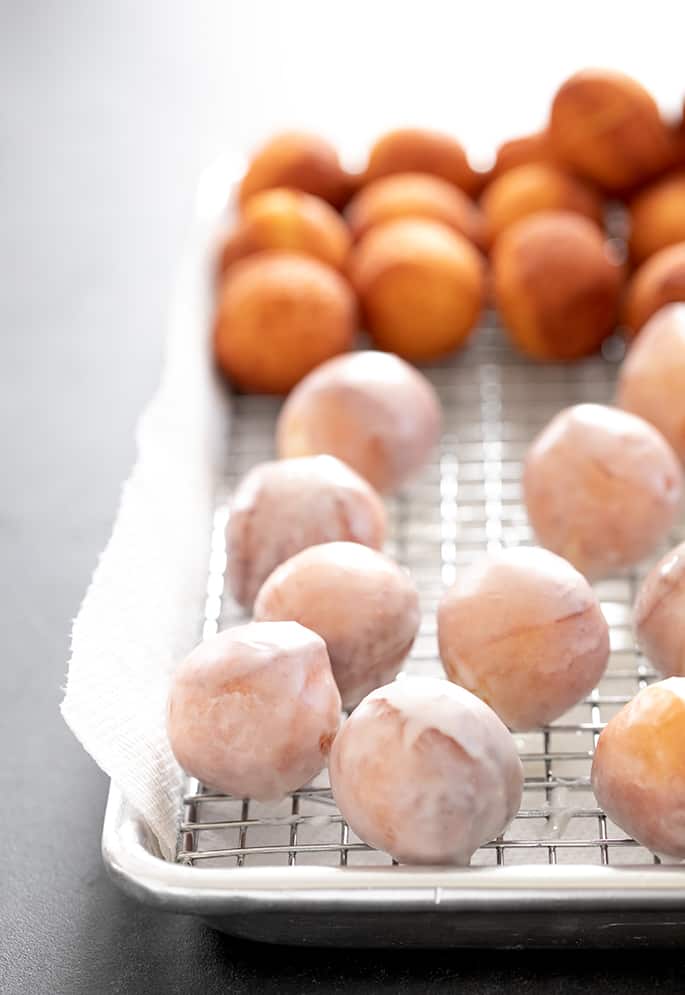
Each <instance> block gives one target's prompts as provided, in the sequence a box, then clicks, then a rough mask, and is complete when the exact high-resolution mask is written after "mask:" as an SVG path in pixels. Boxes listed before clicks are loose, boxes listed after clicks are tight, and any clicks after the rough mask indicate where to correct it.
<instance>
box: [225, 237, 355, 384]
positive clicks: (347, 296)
mask: <svg viewBox="0 0 685 995" xmlns="http://www.w3.org/2000/svg"><path fill="white" fill-rule="evenodd" d="M356 319H357V311H356V302H355V299H354V294H353V293H352V291H351V289H350V287H349V285H348V283H347V282H346V281H345V280H344V279H343V278H342V276H341V275H340V274H339V273H338V272H336V271H335V270H334V269H332V268H331V267H330V266H326V265H325V264H324V263H322V262H319V261H318V260H317V259H312V258H308V257H307V256H303V255H299V254H297V253H293V252H275V251H274V252H260V253H258V254H256V255H252V256H248V257H247V258H246V259H243V260H241V261H240V262H238V263H236V264H235V265H234V266H232V267H231V269H230V270H229V272H228V273H227V275H226V277H225V278H224V280H223V282H222V284H221V288H220V293H219V300H218V302H217V310H216V317H215V322H214V353H215V357H216V361H217V364H218V366H219V369H220V370H221V371H222V373H223V374H224V375H225V376H226V377H227V378H228V379H229V380H230V381H231V382H232V383H234V384H235V385H236V386H237V387H239V388H241V389H242V390H246V391H252V392H254V393H265V394H284V393H286V392H287V391H289V390H290V389H291V388H292V387H294V386H295V384H296V383H298V381H300V380H301V379H302V378H303V377H304V376H305V375H306V374H307V373H309V372H310V371H311V370H313V369H314V368H315V367H316V366H318V365H319V364H320V363H323V362H324V360H326V359H330V358H331V357H332V356H335V355H337V354H338V353H341V352H346V351H347V350H348V349H350V348H351V347H352V345H353V343H354V339H355V335H356V332H357V320H356Z"/></svg>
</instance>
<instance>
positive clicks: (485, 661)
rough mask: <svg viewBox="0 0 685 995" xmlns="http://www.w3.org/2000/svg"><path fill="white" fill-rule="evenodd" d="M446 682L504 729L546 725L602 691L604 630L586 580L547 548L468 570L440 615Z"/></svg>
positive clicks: (509, 554)
mask: <svg viewBox="0 0 685 995" xmlns="http://www.w3.org/2000/svg"><path fill="white" fill-rule="evenodd" d="M438 642H439V646H440V657H441V659H442V663H443V666H444V668H445V671H446V673H447V676H448V677H449V679H450V680H451V681H454V682H455V683H456V684H459V685H461V686H462V687H465V688H467V689H468V690H469V691H471V692H472V693H473V694H476V695H477V696H478V697H479V698H482V699H483V701H485V702H487V704H489V705H490V706H491V707H492V708H493V709H494V710H495V711H496V712H497V714H498V715H499V716H500V718H501V719H502V721H503V722H505V723H506V724H507V725H508V726H509V728H511V729H516V730H521V731H526V730H530V729H533V728H535V727H538V726H543V725H548V724H549V723H550V722H552V721H553V720H554V719H557V718H559V717H560V716H561V715H563V714H564V712H566V711H567V710H568V709H570V708H571V707H572V706H573V705H575V704H577V703H578V702H580V701H581V700H582V699H583V698H584V697H585V696H586V695H588V694H589V693H590V691H591V690H592V689H593V688H594V687H595V686H596V685H597V684H598V683H599V680H600V678H601V676H602V674H603V673H604V670H605V668H606V665H607V661H608V659H609V630H608V627H607V623H606V621H605V619H604V616H603V615H602V611H601V608H600V606H599V602H598V600H597V597H596V595H595V594H594V592H593V590H592V588H591V587H590V585H589V583H588V582H587V580H586V579H585V578H584V577H583V576H582V575H581V574H580V573H579V572H578V571H577V570H575V569H574V567H572V566H571V564H570V563H568V562H567V561H566V560H564V559H562V558H561V557H560V556H556V555H555V554H554V553H551V552H549V551H548V550H546V549H539V548H536V547H517V548H512V549H507V550H502V551H500V552H497V553H491V554H489V555H488V556H485V557H482V558H480V559H478V560H476V561H475V562H474V563H472V564H471V565H470V566H469V567H467V568H466V569H464V570H463V571H462V572H461V573H460V574H459V575H458V577H457V580H456V582H455V583H454V584H453V585H452V587H451V588H449V589H448V590H447V591H446V592H445V594H444V595H443V597H442V599H441V601H440V605H439V607H438Z"/></svg>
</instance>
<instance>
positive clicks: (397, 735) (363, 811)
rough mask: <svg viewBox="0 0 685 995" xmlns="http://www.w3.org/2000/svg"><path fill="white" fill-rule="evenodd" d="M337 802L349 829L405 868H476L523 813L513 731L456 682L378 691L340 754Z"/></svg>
mask: <svg viewBox="0 0 685 995" xmlns="http://www.w3.org/2000/svg"><path fill="white" fill-rule="evenodd" d="M329 773H330V780H331V790H332V792H333V797H334V799H335V801H336V804H337V805H338V808H339V809H340V811H341V813H342V815H343V816H344V818H345V819H346V820H347V822H348V823H349V825H350V828H351V829H352V831H353V832H354V833H356V835H357V836H359V838H360V839H362V840H364V841H365V842H366V843H369V844H370V845H371V846H374V847H376V848H378V849H379V850H383V851H385V852H386V853H389V854H391V855H392V856H393V857H394V858H395V859H396V860H398V861H400V862H402V863H413V864H468V863H469V861H470V859H471V856H472V855H473V853H474V852H475V850H476V849H477V848H478V847H479V846H481V845H482V844H483V843H486V842H488V841H489V840H491V839H493V838H494V837H496V836H498V835H499V834H500V833H501V832H503V831H504V829H506V827H507V826H508V824H509V823H510V822H511V820H512V819H513V817H514V815H515V814H516V812H517V811H518V808H519V805H520V802H521V796H522V789H523V770H522V767H521V761H520V760H519V758H518V754H517V752H516V746H515V743H514V740H513V738H512V736H511V734H510V733H509V731H508V730H507V728H506V726H504V724H503V723H502V722H501V721H500V719H499V718H498V717H497V716H496V715H495V713H494V712H493V711H492V709H490V708H488V706H487V705H485V704H484V703H483V702H482V701H481V700H480V699H479V698H476V697H475V696H474V695H472V694H470V693H469V692H468V691H466V690H464V688H459V687H457V686H456V685H454V684H450V683H449V682H448V681H444V680H440V679H437V678H430V677H407V678H405V679H403V680H399V681H394V682H393V683H392V684H389V685H387V686H386V687H382V688H378V689H377V690H376V691H373V692H372V693H371V694H369V695H367V697H366V698H365V699H364V700H363V701H362V702H361V704H360V705H358V706H357V708H356V709H355V711H354V712H353V713H352V715H351V716H350V717H349V718H348V719H347V720H346V722H345V723H344V724H343V725H342V727H341V729H340V732H339V733H338V735H337V737H336V739H335V742H334V744H333V748H332V750H331V757H330V764H329Z"/></svg>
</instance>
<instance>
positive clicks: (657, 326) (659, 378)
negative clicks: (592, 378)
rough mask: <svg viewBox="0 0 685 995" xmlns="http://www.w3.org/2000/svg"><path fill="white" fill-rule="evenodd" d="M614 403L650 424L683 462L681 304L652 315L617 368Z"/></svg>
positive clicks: (684, 323) (684, 330)
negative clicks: (617, 375) (619, 367)
mask: <svg viewBox="0 0 685 995" xmlns="http://www.w3.org/2000/svg"><path fill="white" fill-rule="evenodd" d="M616 403H617V404H618V405H619V406H620V407H622V408H625V409H626V411H632V412H633V414H636V415H640V416H641V417H642V418H644V419H645V420H646V421H648V422H650V423H651V424H652V425H654V426H655V427H656V428H658V429H659V431H660V432H661V433H662V434H663V435H664V436H665V437H666V439H667V440H668V441H669V442H670V443H671V445H672V446H673V448H674V449H675V451H676V453H677V454H678V456H679V457H680V459H681V460H682V461H683V462H685V304H667V305H666V306H665V307H663V308H661V310H660V311H657V312H656V314H654V315H652V317H651V318H650V319H649V321H648V322H647V324H646V325H645V326H644V328H643V329H642V331H641V332H640V334H639V336H638V338H637V339H636V340H635V342H634V343H633V344H632V346H631V347H630V350H629V351H628V355H627V356H626V358H625V359H624V361H623V363H622V364H621V369H620V372H619V377H618V386H617V390H616Z"/></svg>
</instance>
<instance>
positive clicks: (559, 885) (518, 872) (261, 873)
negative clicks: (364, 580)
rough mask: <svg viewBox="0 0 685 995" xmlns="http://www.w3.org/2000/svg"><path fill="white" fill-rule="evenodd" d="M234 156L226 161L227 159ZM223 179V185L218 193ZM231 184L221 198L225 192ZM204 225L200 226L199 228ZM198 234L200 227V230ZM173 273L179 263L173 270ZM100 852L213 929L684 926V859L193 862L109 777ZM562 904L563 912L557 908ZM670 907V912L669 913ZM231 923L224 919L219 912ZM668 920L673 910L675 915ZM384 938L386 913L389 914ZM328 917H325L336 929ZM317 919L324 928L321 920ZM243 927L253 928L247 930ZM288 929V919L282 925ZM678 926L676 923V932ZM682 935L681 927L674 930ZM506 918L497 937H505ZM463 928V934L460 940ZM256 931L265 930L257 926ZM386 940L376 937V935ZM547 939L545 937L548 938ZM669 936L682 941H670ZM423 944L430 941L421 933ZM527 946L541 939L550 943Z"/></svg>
mask: <svg viewBox="0 0 685 995" xmlns="http://www.w3.org/2000/svg"><path fill="white" fill-rule="evenodd" d="M230 166H231V167H234V164H233V163H231V164H230ZM231 175H235V169H234V168H230V167H229V166H227V157H225V156H223V157H220V158H219V159H217V160H216V161H215V162H214V163H213V164H212V165H210V166H209V167H208V168H207V169H206V170H205V172H204V174H203V176H202V177H201V179H200V183H199V185H198V190H197V195H196V199H197V207H196V215H195V219H194V220H195V225H196V226H197V225H198V224H199V222H200V221H202V222H203V225H204V226H208V229H209V230H210V231H213V230H215V228H216V226H217V225H218V224H219V223H220V218H221V214H222V212H223V211H224V210H225V208H226V203H227V199H228V200H229V202H230V191H231V189H232V187H233V184H232V183H229V184H228V190H227V187H226V184H225V180H224V179H222V177H226V176H231ZM221 190H223V195H222V196H219V193H220V192H221ZM227 192H228V198H227V196H226V194H227ZM205 235H206V233H205ZM203 237H204V236H203ZM181 275H182V273H181ZM101 850H102V858H103V862H104V865H105V868H106V871H107V873H108V874H109V876H110V878H111V879H112V880H113V881H114V882H115V883H116V884H117V885H118V886H119V887H120V888H121V889H122V890H123V891H124V892H125V893H126V894H128V895H129V896H130V897H132V898H135V899H136V900H138V901H142V902H143V903H145V904H147V905H150V906H153V907H155V908H158V909H160V910H162V911H166V912H176V913H187V914H193V915H198V916H203V917H206V918H209V919H214V920H215V924H216V925H218V926H219V928H227V929H228V931H231V932H235V933H236V934H240V933H241V928H240V917H241V916H243V917H244V916H247V915H250V916H251V917H252V919H253V922H254V919H255V917H256V918H257V919H262V918H265V916H266V918H268V913H273V914H275V915H278V914H281V915H284V916H290V917H295V916H297V915H300V916H307V915H309V916H310V917H316V916H317V915H318V914H319V913H321V912H323V911H331V912H334V913H337V914H339V916H340V917H344V916H345V915H346V916H348V917H355V918H356V919H359V920H361V919H362V918H363V917H364V915H365V914H366V915H368V916H369V917H371V916H373V915H378V914H379V913H380V914H382V913H391V912H392V913H405V914H406V913H412V912H424V913H429V912H430V913H432V914H433V916H435V915H440V916H444V917H445V918H446V919H447V920H448V921H449V915H450V913H451V915H452V917H453V920H454V919H457V920H458V921H459V922H460V923H463V927H462V930H461V934H459V933H455V935H454V937H453V941H452V939H451V940H450V942H453V945H454V946H464V945H472V944H470V942H469V941H470V940H473V937H474V934H473V931H471V932H470V933H469V925H468V916H469V914H474V915H475V914H478V913H493V912H494V913H501V914H502V916H505V917H506V916H507V915H508V917H509V919H511V918H512V917H515V916H517V915H523V916H525V915H530V916H544V914H545V913H558V914H561V915H560V916H559V917H557V916H554V917H550V918H551V919H552V918H553V919H556V920H557V921H558V920H559V918H560V919H566V920H567V921H568V924H569V932H568V935H567V939H566V942H568V941H574V940H576V941H577V939H578V936H579V934H581V933H582V932H583V931H584V930H585V931H587V930H588V929H590V928H592V920H593V914H597V913H605V914H606V915H613V914H614V913H615V914H616V916H617V917H618V916H619V915H622V914H623V915H625V914H630V915H631V918H632V920H633V923H632V926H639V925H640V924H641V923H642V922H645V923H646V922H647V920H648V918H649V917H650V916H651V917H654V916H655V915H659V914H660V913H671V915H670V916H669V918H670V920H672V921H670V922H669V923H667V924H665V925H669V926H672V927H676V928H677V929H678V931H680V930H682V929H683V928H685V865H682V866H678V865H674V864H661V865H656V864H647V865H645V864H641V865H628V864H623V865H619V866H616V865H614V866H611V865H609V866H602V865H600V866H597V865H590V864H572V865H571V864H569V865H563V864H516V865H506V864H505V865H504V866H492V867H484V866H478V867H472V868H451V867H444V866H441V867H428V866H426V867H401V866H399V867H398V866H394V867H393V866H347V867H323V866H315V865H310V866H302V865H297V864H296V865H295V866H283V867H265V866H262V867H250V866H243V867H219V868H217V867H194V866H187V865H183V864H181V863H177V862H174V861H168V860H165V859H164V858H163V857H162V855H161V851H160V849H159V845H158V843H157V841H156V839H155V837H154V834H153V833H152V831H151V830H150V828H149V827H148V825H147V823H146V822H145V820H144V818H143V817H142V816H141V815H140V813H139V812H138V811H137V810H136V809H135V808H134V807H133V806H132V805H131V804H130V803H129V802H128V801H127V800H126V799H125V797H124V796H123V794H122V793H121V791H120V790H119V789H118V787H117V786H116V785H115V784H114V783H113V782H110V787H109V793H108V799H107V806H106V810H105V816H104V824H103V830H102V838H101ZM564 913H566V916H564ZM674 913H678V914H677V915H674ZM224 918H225V920H226V921H227V922H228V925H227V926H226V925H225V922H222V920H224ZM673 920H676V921H673ZM386 926H387V943H388V944H390V943H391V942H392V934H393V924H392V921H391V920H390V918H388V920H387V923H386ZM333 927H334V924H333V925H332V926H331V932H333ZM322 928H325V927H322ZM242 935H246V936H249V935H252V936H253V937H254V936H256V930H255V929H251V930H249V931H247V932H246V931H245V928H243V929H242ZM282 935H287V936H288V937H289V940H286V941H283V940H276V942H298V940H297V939H296V938H294V937H293V936H292V929H291V924H289V923H288V924H287V927H286V929H285V930H284V931H282ZM678 935H680V932H679V934H678ZM683 935H684V936H685V933H684V934H683ZM507 936H508V934H507V931H506V928H505V929H504V930H502V931H500V937H499V938H500V939H501V940H503V941H505V940H506V939H507ZM464 937H465V938H466V941H465V940H464ZM258 938H265V937H264V936H259V937H258ZM384 942H385V940H381V941H380V942H377V943H374V944H373V945H376V946H382V945H384ZM556 942H558V941H555V943H554V944H553V945H556ZM678 942H680V941H679V940H678ZM419 945H421V946H430V943H429V942H425V943H424V942H420V944H419ZM536 945H550V944H547V943H544V942H543V943H542V944H536Z"/></svg>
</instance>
